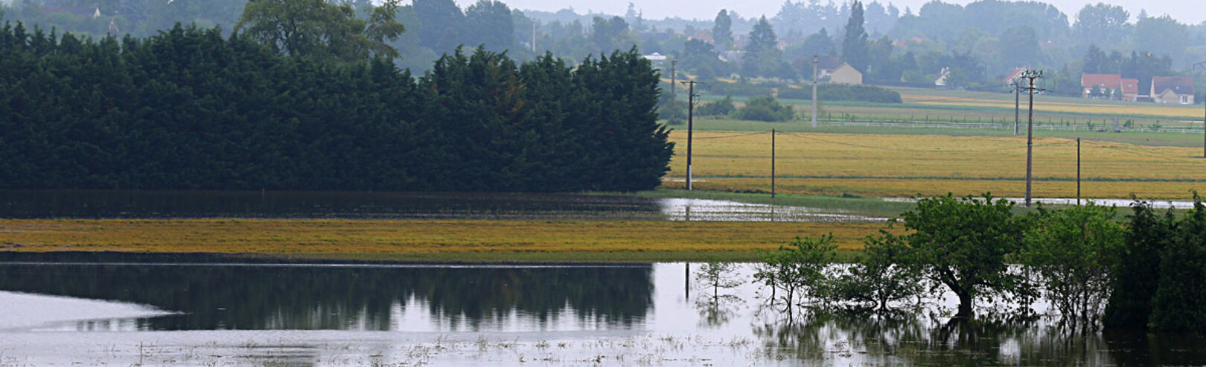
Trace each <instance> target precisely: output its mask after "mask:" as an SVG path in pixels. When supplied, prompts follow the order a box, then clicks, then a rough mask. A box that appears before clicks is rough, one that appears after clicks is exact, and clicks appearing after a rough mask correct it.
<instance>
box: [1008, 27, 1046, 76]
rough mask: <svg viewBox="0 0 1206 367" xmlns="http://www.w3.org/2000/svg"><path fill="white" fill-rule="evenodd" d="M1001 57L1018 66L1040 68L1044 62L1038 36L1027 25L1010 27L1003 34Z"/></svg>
mask: <svg viewBox="0 0 1206 367" xmlns="http://www.w3.org/2000/svg"><path fill="white" fill-rule="evenodd" d="M1000 39H1001V56H1002V58H1005V59H1008V60H1012V61H1013V62H1015V63H1017V65H1029V66H1036V67H1037V66H1038V65H1039V63H1040V62H1042V52H1041V51H1040V50H1039V40H1038V34H1036V33H1035V32H1034V28H1030V26H1027V25H1020V26H1015V27H1010V28H1009V29H1006V30H1005V31H1004V32H1001V37H1000Z"/></svg>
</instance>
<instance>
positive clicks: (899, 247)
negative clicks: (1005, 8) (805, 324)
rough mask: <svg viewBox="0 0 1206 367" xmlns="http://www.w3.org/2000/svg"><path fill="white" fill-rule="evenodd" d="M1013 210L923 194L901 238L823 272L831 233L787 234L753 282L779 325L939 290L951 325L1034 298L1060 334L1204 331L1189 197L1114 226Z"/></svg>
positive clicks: (1088, 210) (1027, 313) (1205, 212)
mask: <svg viewBox="0 0 1206 367" xmlns="http://www.w3.org/2000/svg"><path fill="white" fill-rule="evenodd" d="M1013 205H1014V204H1013V203H1011V202H1008V201H1006V200H1000V199H995V198H993V197H992V196H991V195H985V196H984V197H983V198H982V199H980V198H972V197H966V198H962V199H959V198H955V197H953V196H951V195H949V194H948V195H946V196H938V197H932V198H926V199H922V200H920V201H919V202H918V203H917V207H916V208H915V209H911V210H909V211H906V212H905V213H903V214H902V215H901V219H902V220H903V223H902V224H901V226H903V227H904V230H903V231H897V232H893V231H883V232H881V233H880V234H879V235H877V236H868V237H867V238H866V248H865V250H864V251H862V253H861V254H860V255H859V256H857V257H856V260H855V261H854V263H853V264H851V265H849V266H841V267H827V265H828V264H831V263H833V262H834V261H833V257H834V254H835V252H834V250H835V249H836V248H837V246H835V245H832V244H831V241H832V238H831V237H829V236H819V237H815V238H797V239H796V241H795V242H793V243H792V244H791V245H790V246H782V247H780V248H779V250H777V251H772V252H767V253H765V254H764V256H763V257H764V259H763V261H762V264H761V265H760V266H761V270H759V272H758V273H757V274H756V275H755V277H754V278H755V279H754V281H756V282H759V283H765V284H766V285H767V286H770V287H772V288H773V289H774V290H775V291H779V292H780V295H779V296H778V297H774V296H772V297H771V299H770V302H772V304H776V305H782V307H783V309H784V310H785V311H786V312H788V313H789V320H790V319H791V315H792V313H793V312H794V311H793V308H795V307H801V306H803V307H809V308H812V309H829V308H838V309H847V310H876V311H877V312H878V311H884V310H886V309H888V308H890V306H889V304H891V305H892V306H891V307H903V308H908V307H910V306H909V305H908V302H907V301H908V300H910V299H913V298H915V297H919V296H920V295H922V294H925V293H930V294H931V295H933V296H940V295H941V294H943V293H949V294H952V295H954V297H955V298H957V301H958V311H957V312H956V313H955V314H954V317H955V318H956V319H971V318H973V317H974V316H975V315H977V314H978V311H977V310H976V307H977V306H976V305H977V302H976V300H977V299H989V300H993V299H995V300H1007V301H1008V302H1007V303H1009V304H1011V305H1012V306H1011V307H1012V308H1011V309H1008V310H1004V311H1003V314H1004V315H1007V317H1010V318H1029V317H1033V316H1034V315H1032V309H1031V304H1032V303H1034V302H1035V301H1037V300H1038V299H1039V297H1043V298H1044V299H1045V301H1047V302H1048V303H1049V304H1050V305H1051V308H1052V309H1053V310H1054V311H1057V312H1058V315H1059V316H1060V317H1061V319H1060V323H1061V325H1062V326H1065V327H1068V328H1069V329H1070V330H1080V331H1089V330H1097V329H1098V328H1099V327H1101V326H1104V327H1106V328H1113V329H1141V330H1143V329H1146V330H1152V331H1160V332H1192V333H1201V332H1204V331H1206V316H1204V315H1206V314H1204V313H1203V311H1202V305H1203V304H1206V287H1204V286H1202V285H1201V282H1199V281H1197V280H1198V279H1201V278H1202V277H1203V276H1206V268H1203V265H1202V264H1204V263H1206V243H1204V242H1203V241H1202V238H1203V237H1206V205H1203V204H1202V201H1201V198H1200V197H1198V196H1197V195H1196V194H1195V196H1194V208H1193V209H1192V210H1190V211H1189V212H1188V213H1186V214H1185V215H1183V216H1181V215H1177V214H1175V213H1174V212H1173V211H1171V210H1169V211H1167V212H1166V213H1165V214H1164V215H1162V216H1161V215H1158V214H1157V213H1155V212H1154V211H1153V209H1152V208H1151V206H1150V204H1149V203H1147V202H1143V201H1137V202H1136V203H1135V204H1133V205H1132V208H1133V210H1134V213H1133V214H1132V215H1131V216H1129V217H1128V219H1127V220H1126V221H1124V222H1118V221H1116V220H1115V216H1116V215H1115V209H1114V208H1112V207H1103V206H1097V205H1092V204H1089V205H1085V206H1070V207H1066V208H1063V209H1059V210H1048V209H1040V210H1038V211H1036V212H1032V213H1030V214H1027V215H1016V214H1014V213H1013V208H1012V207H1013ZM894 224H895V221H893V222H890V223H889V226H888V228H889V229H891V228H893V227H894ZM773 294H774V293H772V295H773ZM990 302H991V301H990ZM997 311H1001V310H997Z"/></svg>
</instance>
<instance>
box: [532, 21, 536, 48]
mask: <svg viewBox="0 0 1206 367" xmlns="http://www.w3.org/2000/svg"><path fill="white" fill-rule="evenodd" d="M532 53H536V20H535V19H533V20H532Z"/></svg>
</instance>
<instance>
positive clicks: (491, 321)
mask: <svg viewBox="0 0 1206 367" xmlns="http://www.w3.org/2000/svg"><path fill="white" fill-rule="evenodd" d="M651 271H652V267H651V266H649V265H645V266H626V267H520V268H505V267H487V268H477V267H456V268H449V267H417V268H415V267H350V268H349V267H324V266H229V265H164V266H142V265H5V266H0V289H2V290H9V291H20V292H29V293H39V294H49V295H59V296H70V297H79V298H88V299H103V300H116V301H123V302H132V303H138V304H144V305H150V306H152V307H155V308H158V309H163V310H171V311H178V312H180V313H181V314H179V315H172V316H166V317H156V318H149V319H144V320H141V321H140V323H141V325H140V326H139V328H140V329H143V330H377V331H387V330H393V331H399V330H401V331H466V330H468V331H479V330H504V329H505V330H559V329H567V328H568V329H572V330H607V329H617V328H618V329H631V328H639V327H640V326H641V325H640V323H641V321H642V320H643V319H644V317H645V313H646V311H647V310H648V309H649V308H650V307H651V299H650V297H651V292H652V288H651V284H652V283H651V282H650V273H651Z"/></svg>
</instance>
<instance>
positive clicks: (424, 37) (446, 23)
mask: <svg viewBox="0 0 1206 367" xmlns="http://www.w3.org/2000/svg"><path fill="white" fill-rule="evenodd" d="M413 7H414V9H415V14H416V15H418V16H419V21H420V22H422V24H420V25H419V27H418V28H419V29H418V33H419V41H420V43H422V45H423V47H427V48H430V49H431V50H432V51H435V52H436V53H437V54H440V53H449V52H452V51H453V50H454V49H456V46H457V45H459V44H461V40H462V39H463V38H464V34H463V32H464V29H465V14H464V13H462V12H461V8H460V7H458V6H457V5H456V3H455V2H453V1H452V0H415V1H414V5H413Z"/></svg>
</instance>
